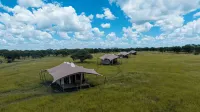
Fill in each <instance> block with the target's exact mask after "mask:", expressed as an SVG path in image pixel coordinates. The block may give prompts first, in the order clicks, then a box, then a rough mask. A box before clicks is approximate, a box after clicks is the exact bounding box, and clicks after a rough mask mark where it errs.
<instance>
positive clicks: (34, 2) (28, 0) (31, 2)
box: [17, 0, 44, 7]
mask: <svg viewBox="0 0 200 112" xmlns="http://www.w3.org/2000/svg"><path fill="white" fill-rule="evenodd" d="M17 3H18V4H19V5H20V6H23V7H41V6H42V5H43V4H44V3H43V1H42V0H17Z"/></svg>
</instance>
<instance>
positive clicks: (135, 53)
mask: <svg viewBox="0 0 200 112" xmlns="http://www.w3.org/2000/svg"><path fill="white" fill-rule="evenodd" d="M129 54H132V55H137V51H134V50H132V51H130V52H129Z"/></svg>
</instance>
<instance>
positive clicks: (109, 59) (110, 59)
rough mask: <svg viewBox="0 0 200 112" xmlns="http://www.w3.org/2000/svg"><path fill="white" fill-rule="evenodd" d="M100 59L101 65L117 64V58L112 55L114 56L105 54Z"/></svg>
mask: <svg viewBox="0 0 200 112" xmlns="http://www.w3.org/2000/svg"><path fill="white" fill-rule="evenodd" d="M100 59H101V64H103V65H112V64H117V63H118V61H117V59H118V56H116V55H114V54H105V55H103V56H102V57H100Z"/></svg>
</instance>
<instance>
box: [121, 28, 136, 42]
mask: <svg viewBox="0 0 200 112" xmlns="http://www.w3.org/2000/svg"><path fill="white" fill-rule="evenodd" d="M123 37H124V38H131V39H134V40H136V39H137V38H138V37H139V34H138V32H136V31H133V28H131V27H128V28H125V27H123Z"/></svg>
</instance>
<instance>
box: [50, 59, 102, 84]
mask: <svg viewBox="0 0 200 112" xmlns="http://www.w3.org/2000/svg"><path fill="white" fill-rule="evenodd" d="M47 71H48V72H49V74H51V75H52V76H53V79H54V80H53V82H52V83H54V82H56V81H57V80H59V79H61V78H63V77H66V76H70V75H73V74H76V73H88V74H95V75H100V74H99V73H97V72H96V71H95V70H94V69H87V68H83V67H82V66H77V65H75V64H74V63H69V62H64V63H62V64H60V65H58V66H56V67H53V68H50V69H47Z"/></svg>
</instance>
